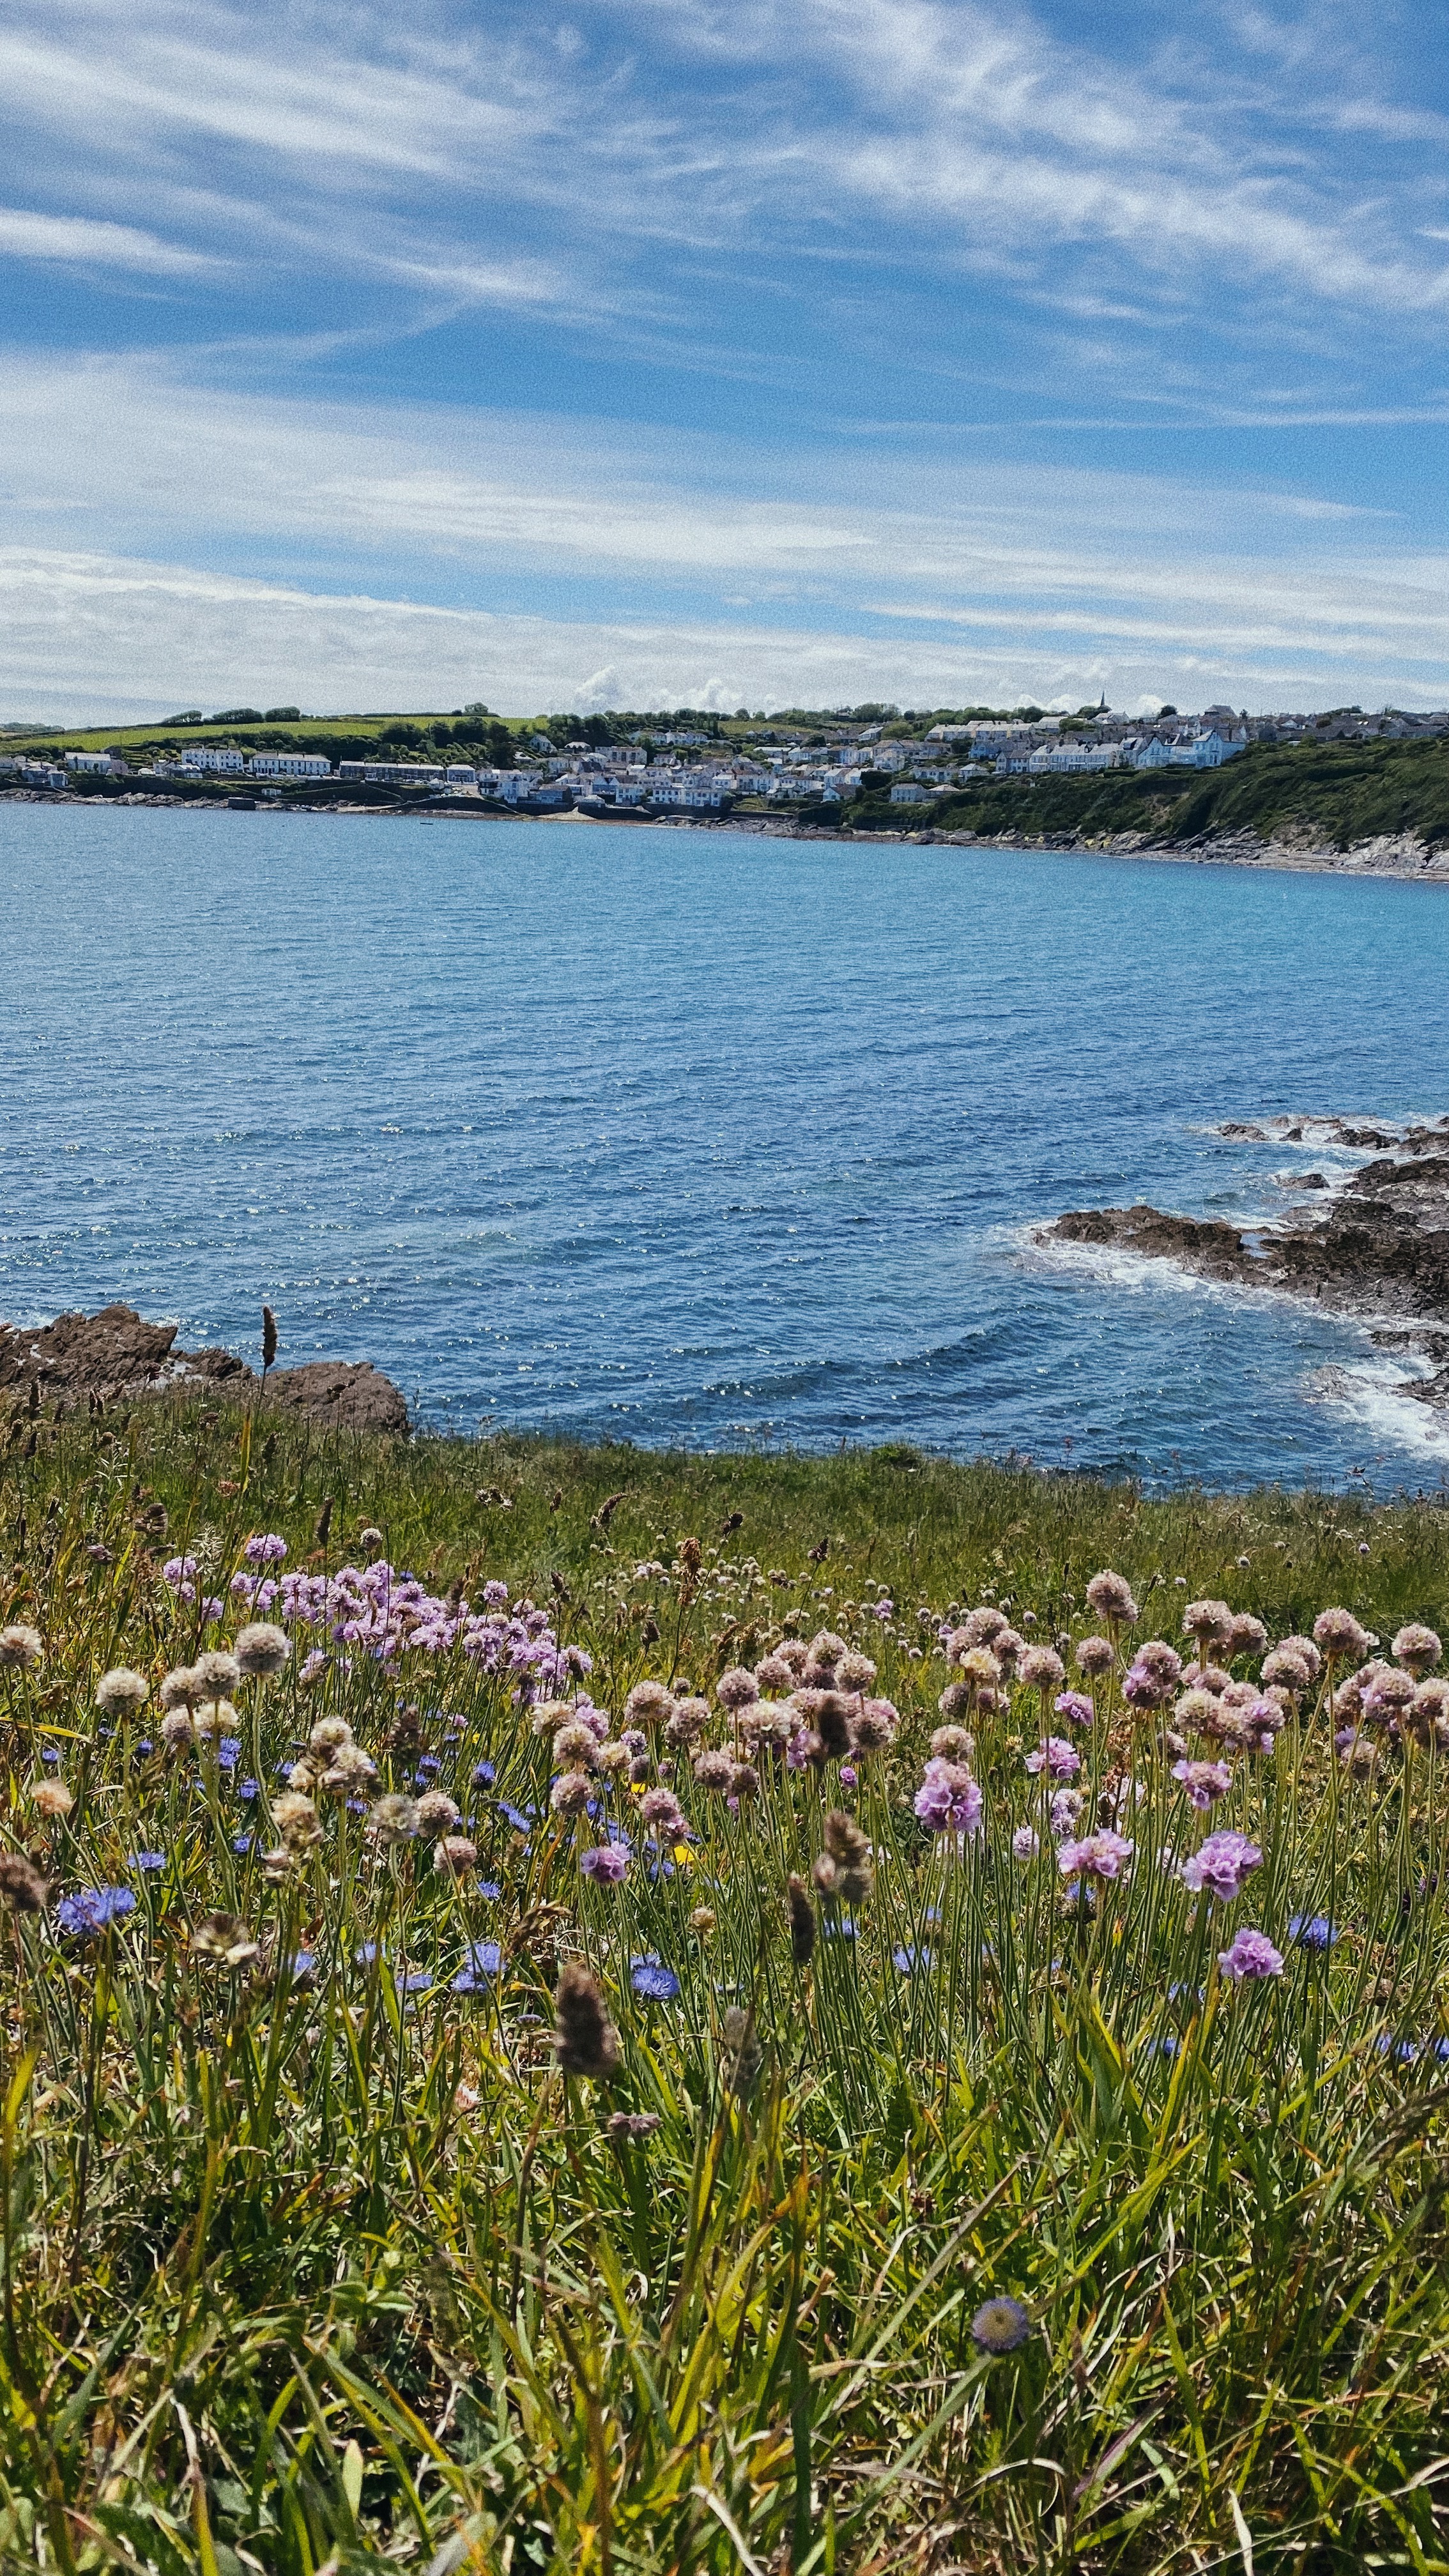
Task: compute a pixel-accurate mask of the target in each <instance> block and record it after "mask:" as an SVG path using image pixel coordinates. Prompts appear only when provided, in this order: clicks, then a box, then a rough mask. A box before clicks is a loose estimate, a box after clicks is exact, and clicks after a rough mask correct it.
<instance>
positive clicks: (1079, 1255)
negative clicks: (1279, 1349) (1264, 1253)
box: [998, 1223, 1299, 1306]
mask: <svg viewBox="0 0 1449 2576" xmlns="http://www.w3.org/2000/svg"><path fill="white" fill-rule="evenodd" d="M998 1234H999V1238H1000V1240H1001V1241H1002V1242H1003V1244H1005V1245H1006V1246H1008V1247H1009V1249H1010V1250H1011V1252H1012V1253H1013V1255H1014V1256H1015V1258H1016V1259H1017V1260H1018V1261H1019V1262H1020V1263H1021V1265H1022V1267H1023V1268H1024V1269H1028V1270H1032V1269H1036V1270H1046V1271H1060V1272H1069V1273H1073V1274H1075V1276H1076V1277H1077V1278H1079V1279H1097V1280H1100V1281H1101V1282H1102V1283H1103V1285H1104V1286H1106V1287H1109V1288H1125V1289H1127V1290H1129V1291H1130V1292H1131V1293H1132V1294H1134V1295H1137V1296H1141V1295H1142V1294H1143V1293H1144V1292H1145V1291H1148V1290H1151V1291H1154V1292H1160V1291H1163V1290H1167V1291H1170V1292H1171V1293H1173V1294H1174V1295H1182V1294H1185V1293H1191V1294H1197V1293H1200V1294H1202V1295H1204V1296H1208V1297H1215V1298H1219V1299H1221V1300H1222V1301H1223V1302H1224V1303H1225V1304H1228V1305H1244V1306H1251V1305H1255V1304H1258V1303H1262V1302H1269V1303H1271V1304H1273V1305H1275V1306H1281V1305H1297V1304H1298V1302H1299V1301H1298V1300H1297V1299H1296V1298H1291V1297H1285V1296H1284V1295H1283V1293H1282V1291H1281V1289H1276V1288H1258V1287H1255V1286H1253V1285H1251V1284H1250V1283H1249V1282H1247V1281H1239V1280H1236V1279H1205V1278H1204V1277H1203V1276H1202V1274H1201V1273H1200V1272H1199V1271H1196V1270H1191V1269H1189V1268H1188V1266H1187V1264H1186V1263H1185V1262H1182V1261H1174V1260H1173V1259H1172V1257H1171V1255H1170V1254H1168V1253H1164V1252H1133V1251H1131V1250H1129V1249H1128V1247H1127V1246H1126V1245H1125V1244H1120V1243H1074V1242H1070V1241H1068V1240H1067V1239H1065V1238H1064V1237H1063V1236H1061V1235H1050V1234H1045V1233H1043V1231H1042V1229H1041V1227H1040V1226H1039V1225H1038V1224H1036V1223H1033V1224H1031V1225H1014V1226H1002V1227H1000V1228H999V1229H998Z"/></svg>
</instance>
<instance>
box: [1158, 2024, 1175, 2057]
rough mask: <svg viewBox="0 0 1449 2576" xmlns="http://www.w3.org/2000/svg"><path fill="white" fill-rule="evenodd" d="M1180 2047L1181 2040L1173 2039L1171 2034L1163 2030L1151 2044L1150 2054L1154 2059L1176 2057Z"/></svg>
mask: <svg viewBox="0 0 1449 2576" xmlns="http://www.w3.org/2000/svg"><path fill="white" fill-rule="evenodd" d="M1181 2046H1182V2042H1181V2040H1180V2039H1174V2037H1173V2035H1172V2032H1171V2031H1170V2030H1165V2031H1163V2032H1162V2034H1161V2036H1160V2037H1159V2038H1157V2039H1154V2041H1153V2042H1152V2053H1153V2055H1154V2056H1155V2057H1176V2055H1177V2052H1178V2050H1179V2049H1180V2048H1181Z"/></svg>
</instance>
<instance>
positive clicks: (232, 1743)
mask: <svg viewBox="0 0 1449 2576" xmlns="http://www.w3.org/2000/svg"><path fill="white" fill-rule="evenodd" d="M240 1751H241V1737H240V1736H239V1735H224V1736H223V1737H222V1738H221V1741H220V1743H219V1744H218V1745H217V1748H216V1759H217V1764H218V1767H219V1768H220V1769H221V1770H223V1771H234V1770H235V1769H236V1761H237V1755H238V1754H239V1753H240Z"/></svg>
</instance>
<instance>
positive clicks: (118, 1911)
mask: <svg viewBox="0 0 1449 2576" xmlns="http://www.w3.org/2000/svg"><path fill="white" fill-rule="evenodd" d="M135 1902H136V1899H135V1897H134V1896H133V1895H132V1893H131V1890H130V1889H129V1887H82V1888H78V1889H77V1891H76V1893H75V1895H74V1896H63V1897H62V1898H61V1900H60V1903H59V1905H58V1906H57V1907H56V1909H55V1919H56V1921H57V1923H58V1924H59V1925H60V1928H61V1930H62V1932H77V1933H80V1934H81V1935H83V1936H84V1937H86V1938H89V1936H90V1935H91V1934H92V1933H95V1932H104V1931H105V1930H106V1928H107V1926H108V1924H111V1923H117V1922H119V1921H120V1919H121V1917H122V1915H124V1914H129V1913H130V1911H131V1909H132V1907H133V1906H134V1904H135Z"/></svg>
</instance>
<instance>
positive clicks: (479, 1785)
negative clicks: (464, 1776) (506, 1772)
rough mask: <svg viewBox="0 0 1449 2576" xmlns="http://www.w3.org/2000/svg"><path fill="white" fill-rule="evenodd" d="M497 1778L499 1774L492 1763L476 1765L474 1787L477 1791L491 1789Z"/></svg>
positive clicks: (474, 1768) (477, 1763) (476, 1763)
mask: <svg viewBox="0 0 1449 2576" xmlns="http://www.w3.org/2000/svg"><path fill="white" fill-rule="evenodd" d="M497 1777H498V1773H497V1771H496V1770H495V1769H494V1766H493V1764H492V1763H491V1762H475V1763H474V1765H473V1785H474V1787H475V1788H476V1789H491V1788H492V1786H493V1783H494V1781H495V1780H496V1779H497Z"/></svg>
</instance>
